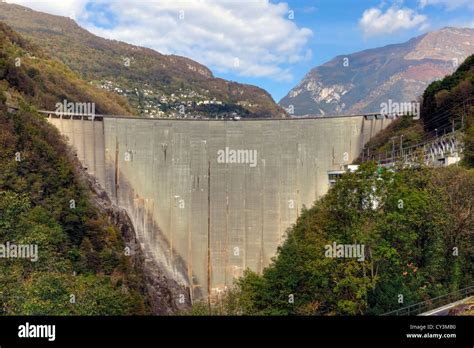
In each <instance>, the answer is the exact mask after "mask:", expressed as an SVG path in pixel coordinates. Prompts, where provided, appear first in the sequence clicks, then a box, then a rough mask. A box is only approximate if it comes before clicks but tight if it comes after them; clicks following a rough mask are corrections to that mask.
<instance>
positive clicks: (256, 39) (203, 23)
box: [7, 0, 474, 102]
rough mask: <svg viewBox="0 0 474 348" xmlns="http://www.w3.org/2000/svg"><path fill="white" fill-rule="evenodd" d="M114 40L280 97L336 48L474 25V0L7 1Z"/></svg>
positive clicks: (338, 52)
mask: <svg viewBox="0 0 474 348" xmlns="http://www.w3.org/2000/svg"><path fill="white" fill-rule="evenodd" d="M7 2H10V3H17V4H20V5H24V6H27V7H30V8H33V9H35V10H38V11H43V12H47V13H51V14H55V15H61V16H67V17H70V18H73V19H74V20H76V21H77V22H78V23H79V25H81V26H82V27H84V28H85V29H87V30H89V31H90V32H92V33H94V34H96V35H99V36H102V37H105V38H109V39H115V40H120V41H125V42H128V43H131V44H135V45H139V46H145V47H149V48H152V49H155V50H157V51H159V52H161V53H164V54H176V55H181V56H185V57H188V58H191V59H193V60H196V61H198V62H200V63H202V64H204V65H206V66H207V67H209V68H210V69H211V70H212V72H213V73H214V75H215V76H217V77H222V78H225V79H228V80H232V81H237V82H241V83H249V84H253V85H257V86H259V87H262V88H264V89H266V90H267V91H268V92H269V93H270V94H271V95H272V96H273V98H274V99H275V101H277V102H278V101H279V100H280V99H281V98H283V97H284V96H285V95H286V94H287V93H288V91H289V90H291V89H292V88H293V87H294V86H295V85H297V84H298V83H299V81H301V79H302V78H303V77H304V75H305V74H306V73H307V72H309V71H310V70H311V69H312V68H314V67H316V66H318V65H321V64H323V63H325V62H327V61H329V60H330V59H332V58H333V57H335V56H337V55H345V54H350V53H354V52H357V51H361V50H364V49H368V48H375V47H381V46H385V45H388V44H392V43H401V42H405V41H407V40H409V39H410V38H412V37H415V36H418V35H421V34H424V33H426V32H428V31H432V30H436V29H439V28H442V27H445V26H456V27H474V1H473V0H394V1H388V0H287V1H279V0H7Z"/></svg>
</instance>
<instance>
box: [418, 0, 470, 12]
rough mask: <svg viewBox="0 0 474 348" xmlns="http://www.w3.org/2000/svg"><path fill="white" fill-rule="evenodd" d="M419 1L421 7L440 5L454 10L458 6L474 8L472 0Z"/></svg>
mask: <svg viewBox="0 0 474 348" xmlns="http://www.w3.org/2000/svg"><path fill="white" fill-rule="evenodd" d="M419 3H420V7H422V8H424V7H426V6H431V5H442V6H445V7H446V8H447V9H449V10H454V9H456V8H460V7H468V8H470V9H474V2H473V1H472V0H420V2H419Z"/></svg>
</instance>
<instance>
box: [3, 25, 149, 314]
mask: <svg viewBox="0 0 474 348" xmlns="http://www.w3.org/2000/svg"><path fill="white" fill-rule="evenodd" d="M17 58H20V64H15V63H16V62H17V60H16V59H17ZM62 98H66V99H68V100H69V101H81V102H82V101H86V102H95V103H96V104H97V111H98V112H106V113H110V112H121V113H122V112H126V111H127V106H126V103H122V104H121V105H120V99H119V98H116V97H110V96H109V95H107V93H105V92H97V91H96V90H95V89H94V88H92V87H91V86H89V85H87V84H86V83H84V82H83V81H81V80H80V79H78V78H77V77H76V76H75V74H73V73H72V72H71V71H70V70H68V69H67V68H65V67H64V66H63V65H62V64H60V63H58V62H53V61H50V60H48V59H47V58H46V57H45V56H44V55H42V54H41V52H39V51H38V50H37V49H35V48H34V47H33V46H31V45H30V44H29V43H28V42H27V41H25V40H24V39H22V38H21V37H20V36H19V35H17V34H16V33H14V32H13V31H11V30H10V29H9V28H8V27H6V26H4V25H1V24H0V256H1V257H0V315H20V314H21V315H126V314H130V315H132V314H145V313H148V312H149V304H148V302H149V301H148V299H147V295H146V291H145V289H144V285H143V284H144V281H143V277H144V275H143V273H142V270H141V268H140V266H139V265H138V264H135V263H133V262H132V261H131V260H130V257H128V256H127V255H126V253H125V242H124V239H123V237H122V235H121V234H120V232H119V230H118V229H117V228H116V227H114V226H113V225H111V224H110V223H109V222H108V218H107V216H105V215H104V214H103V213H101V212H100V211H99V210H98V209H97V208H96V207H95V206H93V205H92V203H91V200H90V192H89V189H88V188H87V187H86V185H85V184H84V182H83V181H82V180H81V179H80V176H79V173H78V170H80V169H78V168H79V165H78V163H77V159H75V157H74V155H73V154H72V152H70V150H69V149H68V147H67V146H66V145H65V142H64V141H63V139H62V138H61V136H60V134H59V132H58V131H57V130H56V129H55V128H54V127H52V126H50V125H49V124H48V123H47V122H46V120H45V119H44V117H43V116H40V115H38V114H37V113H36V111H35V110H36V108H51V107H52V106H54V104H55V103H56V102H58V101H60V100H62ZM7 104H8V105H7ZM12 104H15V106H18V107H19V110H18V111H16V112H15V113H12V112H8V109H9V108H8V106H12ZM21 245H24V246H36V248H37V254H36V255H35V257H29V258H20V257H18V256H19V255H18V254H14V253H13V252H10V251H12V250H14V249H13V248H12V246H14V247H16V248H17V250H19V246H21ZM31 250H33V249H31ZM30 256H31V255H30Z"/></svg>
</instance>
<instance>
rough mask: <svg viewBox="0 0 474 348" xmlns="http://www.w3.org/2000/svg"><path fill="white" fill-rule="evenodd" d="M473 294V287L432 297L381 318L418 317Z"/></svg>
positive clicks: (385, 314)
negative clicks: (390, 316) (392, 316)
mask: <svg viewBox="0 0 474 348" xmlns="http://www.w3.org/2000/svg"><path fill="white" fill-rule="evenodd" d="M473 294H474V285H472V286H469V287H467V288H463V289H459V290H456V291H453V292H451V293H449V294H446V295H442V296H438V297H433V298H432V299H429V300H427V301H423V302H418V303H415V304H413V305H410V306H406V307H402V308H399V309H396V310H393V311H390V312H387V313H384V314H382V316H387V315H394V316H405V315H418V314H420V313H424V312H427V311H429V310H432V309H436V308H438V307H442V306H445V305H447V304H450V303H452V302H456V301H459V300H462V299H463V298H466V297H469V296H471V295H473Z"/></svg>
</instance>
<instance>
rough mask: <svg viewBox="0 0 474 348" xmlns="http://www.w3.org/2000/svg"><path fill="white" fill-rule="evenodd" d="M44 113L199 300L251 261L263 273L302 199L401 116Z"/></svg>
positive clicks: (314, 194)
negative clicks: (233, 117) (183, 116)
mask: <svg viewBox="0 0 474 348" xmlns="http://www.w3.org/2000/svg"><path fill="white" fill-rule="evenodd" d="M48 119H49V122H51V123H52V124H53V125H55V126H56V127H57V128H58V129H59V130H60V132H61V133H62V134H63V135H65V136H66V137H67V138H68V141H69V142H70V144H71V145H72V146H73V147H74V149H75V151H76V153H77V156H78V158H79V159H80V161H81V162H82V164H83V165H84V167H85V168H87V171H88V172H89V173H90V174H92V175H94V176H95V177H96V178H97V180H98V181H99V183H100V184H101V185H103V187H104V188H105V189H106V191H107V193H108V194H109V196H110V198H111V199H112V200H113V201H115V202H116V204H117V205H118V206H120V207H122V208H124V209H126V211H127V212H128V214H129V216H130V218H131V220H132V221H133V224H134V227H135V230H136V234H137V238H138V240H139V241H140V244H141V246H142V248H143V249H144V251H145V252H146V253H147V254H148V255H151V257H153V259H154V260H155V261H157V262H158V263H159V264H160V265H162V266H163V268H164V269H166V270H167V272H168V275H169V276H170V277H173V278H174V279H176V280H177V281H179V282H181V283H183V284H185V285H186V286H188V287H189V289H190V293H191V298H193V299H196V298H202V297H207V296H209V295H214V294H218V293H220V292H221V291H223V290H224V289H225V288H226V287H228V286H230V285H231V284H232V281H233V279H234V278H236V277H239V276H241V275H242V274H243V271H244V270H245V269H247V268H250V269H251V270H254V271H257V272H261V271H262V270H263V269H264V267H266V266H267V265H268V264H269V263H270V261H271V258H272V257H273V256H274V255H275V253H276V251H277V247H278V245H280V244H281V243H282V241H283V240H284V238H285V233H286V231H287V229H288V228H289V227H291V226H292V224H294V223H295V222H296V219H297V217H298V216H299V214H300V213H301V210H302V209H303V207H305V206H306V207H310V206H311V205H312V204H313V202H314V201H315V200H316V199H318V198H319V197H321V196H322V195H324V194H325V193H326V192H327V190H328V188H329V184H330V183H329V179H328V172H331V171H334V170H340V169H341V168H343V166H344V165H347V164H350V163H351V162H352V161H353V160H354V159H355V158H357V157H358V156H359V154H360V152H361V150H362V149H363V146H364V145H365V143H366V142H367V141H368V140H369V139H370V138H372V137H373V136H374V135H375V134H376V133H377V132H379V131H380V130H381V129H383V128H385V127H386V126H387V125H388V124H390V123H391V122H392V120H393V118H388V117H386V116H380V115H379V116H371V117H368V116H364V115H361V116H340V117H324V118H299V119H279V120H275V119H259V120H240V121H232V120H222V121H218V120H170V119H150V118H131V117H105V116H103V117H102V116H96V117H94V118H90V117H86V116H62V117H60V116H56V115H55V114H49V115H48Z"/></svg>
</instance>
